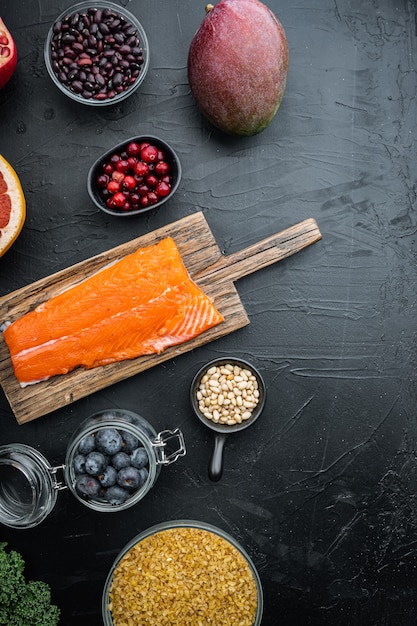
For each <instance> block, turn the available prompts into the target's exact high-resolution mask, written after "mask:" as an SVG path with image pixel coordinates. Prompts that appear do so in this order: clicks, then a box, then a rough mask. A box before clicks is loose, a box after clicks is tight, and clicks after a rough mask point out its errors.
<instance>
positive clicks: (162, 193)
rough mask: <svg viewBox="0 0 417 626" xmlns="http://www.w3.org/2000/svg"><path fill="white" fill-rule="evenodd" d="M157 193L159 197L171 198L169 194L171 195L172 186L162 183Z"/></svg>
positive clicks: (157, 188)
mask: <svg viewBox="0 0 417 626" xmlns="http://www.w3.org/2000/svg"><path fill="white" fill-rule="evenodd" d="M156 193H157V194H158V196H159V197H161V198H166V196H169V194H170V193H171V185H168V184H167V183H164V182H162V181H161V182H160V183H158V185H157V187H156Z"/></svg>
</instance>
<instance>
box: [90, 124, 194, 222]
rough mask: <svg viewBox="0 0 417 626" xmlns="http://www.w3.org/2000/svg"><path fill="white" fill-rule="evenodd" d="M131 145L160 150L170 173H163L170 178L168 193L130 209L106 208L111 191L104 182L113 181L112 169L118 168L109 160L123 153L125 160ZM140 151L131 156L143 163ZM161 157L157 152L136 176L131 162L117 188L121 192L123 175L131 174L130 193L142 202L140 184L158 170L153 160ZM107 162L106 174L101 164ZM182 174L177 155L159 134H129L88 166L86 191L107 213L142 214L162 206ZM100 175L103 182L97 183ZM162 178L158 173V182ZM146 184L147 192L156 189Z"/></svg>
mask: <svg viewBox="0 0 417 626" xmlns="http://www.w3.org/2000/svg"><path fill="white" fill-rule="evenodd" d="M132 144H136V146H141V145H145V144H150V145H151V146H154V147H155V148H157V150H158V151H159V152H161V153H163V155H164V158H163V161H162V162H163V163H165V164H166V165H167V166H168V168H169V173H168V174H166V175H165V176H167V177H168V179H169V181H170V182H169V183H168V184H169V193H167V194H166V195H163V196H161V197H159V199H158V200H157V201H154V200H155V198H153V199H152V200H153V201H152V202H150V203H149V204H148V205H144V206H142V204H138V205H135V204H134V205H133V206H130V208H129V209H125V208H124V207H121V208H112V207H111V206H110V207H109V206H108V204H107V200H108V199H109V197H110V196H111V194H109V192H108V190H107V185H108V183H109V182H110V181H111V182H112V183H113V182H114V181H113V176H114V175H115V174H114V173H113V172H114V171H117V165H113V164H110V160H111V158H112V157H114V155H118V156H120V155H122V158H123V160H124V161H126V160H127V157H128V153H127V150H128V147H129V146H131V145H132ZM136 150H137V148H136ZM136 150H135V151H136ZM132 154H133V153H132ZM140 154H141V153H138V154H137V155H136V157H133V158H135V159H136V162H139V161H140V162H141V165H143V162H142V160H141V156H140ZM160 156H162V154H159V156H158V157H157V159H156V161H154V162H153V163H152V162H151V163H150V164H149V167H150V171H149V172H148V173H147V174H146V175H144V176H139V175H138V174H136V173H135V171H134V170H133V169H132V167H133V165H132V167H129V168H127V169H125V172H124V174H122V176H121V177H120V178H121V179H122V182H120V190H119V191H120V192H122V191H124V190H125V187H124V176H126V179H127V177H128V176H129V179H132V177H133V176H137V180H136V181H135V187H134V188H133V189H131V192H132V193H134V194H136V196H137V197H138V201H139V202H142V201H141V200H140V198H142V196H141V195H140V194H141V193H143V192H142V191H141V189H140V187H141V186H142V185H143V184H145V183H146V180H145V179H146V176H147V175H148V174H155V170H156V169H157V165H155V163H158V162H160V160H159V157H160ZM132 163H133V162H132ZM106 165H108V166H109V167H110V170H109V171H108V173H105V171H104V169H103V166H106ZM146 165H147V164H146ZM126 167H127V166H126ZM106 171H107V170H106ZM136 171H137V172H138V171H139V170H136ZM117 173H118V174H120V172H118V171H117ZM181 175H182V168H181V162H180V160H179V158H178V156H177V154H176V153H175V151H174V150H173V148H171V146H170V145H169V144H167V143H166V142H165V141H163V140H162V139H160V138H159V137H154V136H153V135H138V136H135V137H131V138H130V139H126V140H125V141H122V142H121V143H119V144H117V145H115V146H113V147H112V148H110V149H109V150H106V152H104V153H103V154H102V155H101V156H100V157H99V158H98V159H96V161H95V162H94V163H93V165H92V166H91V167H90V170H89V172H88V175H87V191H88V195H89V196H90V198H91V200H92V202H93V203H94V204H95V205H96V207H98V208H99V209H100V210H101V211H104V213H108V214H109V215H114V216H116V217H131V216H133V215H140V214H141V213H146V212H147V211H151V210H153V209H157V208H159V207H161V206H162V205H163V204H165V202H167V201H168V200H170V199H171V198H172V196H173V195H174V193H175V192H176V190H177V188H178V186H179V184H180V181H181ZM99 177H104V182H102V184H101V185H99V184H98V182H97V181H98V178H99ZM154 177H155V176H154ZM168 179H167V180H168ZM163 180H164V175H163V174H160V175H159V174H158V182H160V181H163ZM130 182H132V181H130ZM154 182H155V181H154ZM102 185H104V186H102ZM146 186H147V187H148V192H151V191H154V190H155V189H157V187H156V188H155V187H153V188H152V187H149V186H148V185H146ZM145 191H146V190H145ZM165 193H166V192H165ZM145 195H146V194H145V193H144V196H145ZM114 197H115V194H113V198H114Z"/></svg>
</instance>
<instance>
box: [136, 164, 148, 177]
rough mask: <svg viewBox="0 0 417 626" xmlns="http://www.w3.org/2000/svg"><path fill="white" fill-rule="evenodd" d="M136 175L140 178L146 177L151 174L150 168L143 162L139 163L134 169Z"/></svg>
mask: <svg viewBox="0 0 417 626" xmlns="http://www.w3.org/2000/svg"><path fill="white" fill-rule="evenodd" d="M134 170H135V174H137V175H138V176H146V174H147V173H148V172H149V166H148V165H147V164H146V163H144V162H143V161H138V162H137V163H136V165H135V167H134Z"/></svg>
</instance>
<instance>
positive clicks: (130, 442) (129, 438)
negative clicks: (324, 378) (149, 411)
mask: <svg viewBox="0 0 417 626" xmlns="http://www.w3.org/2000/svg"><path fill="white" fill-rule="evenodd" d="M120 434H121V435H122V439H123V452H126V454H131V453H132V452H133V450H136V448H137V447H138V446H139V439H138V438H137V437H135V435H132V433H129V432H127V431H126V430H123V431H122V432H121V433H120Z"/></svg>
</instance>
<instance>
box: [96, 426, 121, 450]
mask: <svg viewBox="0 0 417 626" xmlns="http://www.w3.org/2000/svg"><path fill="white" fill-rule="evenodd" d="M122 446H123V439H122V437H121V435H120V433H119V431H118V430H117V429H116V428H102V429H101V430H99V431H97V433H96V448H97V450H99V451H100V452H103V454H108V455H110V456H113V454H116V453H117V452H120V450H121V449H122Z"/></svg>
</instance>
